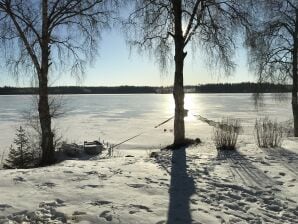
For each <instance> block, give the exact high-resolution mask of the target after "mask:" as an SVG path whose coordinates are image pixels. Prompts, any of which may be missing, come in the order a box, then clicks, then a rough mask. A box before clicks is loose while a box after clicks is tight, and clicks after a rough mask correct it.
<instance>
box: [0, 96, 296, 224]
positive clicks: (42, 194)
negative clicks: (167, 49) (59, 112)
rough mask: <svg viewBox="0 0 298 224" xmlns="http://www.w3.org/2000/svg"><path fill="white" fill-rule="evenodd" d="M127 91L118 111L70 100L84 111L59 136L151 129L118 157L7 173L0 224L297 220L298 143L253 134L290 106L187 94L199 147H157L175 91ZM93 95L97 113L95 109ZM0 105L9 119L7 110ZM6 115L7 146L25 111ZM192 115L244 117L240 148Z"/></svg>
mask: <svg viewBox="0 0 298 224" xmlns="http://www.w3.org/2000/svg"><path fill="white" fill-rule="evenodd" d="M72 97H73V99H72V100H73V101H75V99H76V98H75V96H69V98H72ZM82 97H87V96H82ZM114 97H115V98H114ZM121 97H123V99H120V100H119V99H118V98H119V97H117V96H112V97H111V98H110V99H109V102H110V104H112V105H114V106H112V107H111V108H105V106H104V105H105V104H107V102H105V103H103V106H100V105H96V103H98V99H104V98H98V96H94V99H93V100H92V97H91V98H88V99H91V100H89V101H88V102H84V103H82V102H81V101H80V102H81V103H78V102H77V103H73V105H77V106H78V107H77V109H76V107H74V108H73V109H72V110H70V113H69V114H68V115H66V116H64V117H63V118H60V120H58V121H57V122H56V125H59V124H60V125H61V124H63V125H61V128H62V129H63V128H65V130H63V132H62V133H63V134H64V135H67V137H68V139H69V140H76V141H77V142H78V143H80V141H82V140H94V138H95V137H96V136H98V135H100V136H105V139H107V140H110V141H111V142H113V143H117V142H120V141H121V140H124V139H126V138H129V137H131V136H133V135H135V134H138V133H140V132H144V131H145V133H144V134H143V135H141V136H140V137H139V138H136V139H134V140H133V141H131V142H128V143H127V144H125V145H124V146H123V147H122V148H119V149H117V150H115V153H114V157H112V158H103V156H99V157H94V158H92V159H90V160H85V159H80V160H66V161H64V162H62V163H59V164H56V165H53V166H50V167H45V168H36V169H27V170H21V169H20V170H0V180H1V181H0V224H2V223H5V224H6V223H82V224H83V223H111V224H112V223H124V224H126V223H127V224H130V223H142V224H146V223H148V224H151V223H153V224H163V223H170V224H176V223H177V224H180V223H181V224H189V223H298V193H297V192H298V139H297V138H296V139H295V138H292V137H286V138H285V140H284V142H283V145H282V147H281V148H277V149H260V148H258V147H257V146H256V145H255V142H254V137H253V130H252V126H253V121H254V120H255V118H256V116H263V115H271V116H272V117H274V118H276V119H278V120H280V121H285V120H288V119H290V118H291V111H290V105H289V104H288V102H287V103H285V104H281V103H280V104H277V103H273V101H272V100H271V99H269V100H268V101H267V107H265V108H263V110H262V111H256V110H255V109H252V108H253V107H252V105H251V104H250V103H251V99H250V98H249V97H248V95H241V94H240V95H229V94H223V95H222V96H221V97H218V95H212V94H210V95H206V96H202V95H200V96H198V95H188V98H189V99H188V100H186V104H187V105H188V109H190V112H191V113H190V116H189V117H187V118H186V133H187V136H188V137H192V138H194V137H200V138H201V140H202V143H201V144H200V145H197V146H193V147H189V148H186V149H181V150H177V151H174V152H170V151H163V152H160V150H159V146H160V145H165V144H168V143H171V141H172V135H173V133H172V122H169V123H166V124H165V125H163V126H161V127H159V128H156V129H155V128H153V127H154V125H156V124H158V123H159V122H162V121H163V120H165V119H167V118H168V117H170V116H171V115H172V114H171V112H170V111H172V109H173V108H171V107H169V105H168V104H167V103H169V102H171V96H156V95H152V96H150V97H148V98H146V99H145V100H144V98H142V97H140V96H133V95H132V96H127V97H124V96H121ZM160 97H161V98H162V100H158V99H160ZM206 98H207V99H209V101H208V102H207V100H206V101H204V100H205V99H206ZM213 98H214V99H213ZM26 99H27V98H24V99H22V100H26ZM128 99H130V100H128ZM142 99H143V100H142ZM212 99H213V100H212ZM113 100H114V101H115V102H114V101H113ZM0 101H1V99H0ZM9 101H12V100H9ZM90 101H92V103H93V104H95V105H94V106H95V107H96V108H97V109H98V111H97V110H94V109H93V110H92V107H91V106H90ZM100 102H102V101H100ZM133 102H137V103H135V104H134V103H133ZM210 102H212V103H210ZM161 104H162V106H161ZM115 105H117V106H115ZM2 106H3V105H2ZM120 108H123V109H122V110H120ZM165 108H168V109H165ZM6 109H7V110H9V107H7V108H6ZM1 111H2V112H1ZM1 111H0V112H1V113H2V115H3V116H5V110H4V109H3V110H1ZM3 111H4V112H3ZM88 111H89V113H87V112H88ZM109 111H113V112H111V113H109ZM1 113H0V122H1V124H2V125H1V128H3V130H2V129H0V132H1V135H2V136H0V137H1V143H2V144H7V141H8V140H7V139H6V140H5V139H3V138H2V137H3V135H4V136H8V135H9V134H8V133H9V131H8V130H11V129H10V127H11V126H12V125H16V124H17V121H18V117H17V113H16V111H15V110H12V109H11V110H10V111H7V114H8V115H7V116H8V118H12V117H13V118H14V119H11V120H9V119H6V118H3V116H2V115H1ZM194 114H200V115H202V116H204V117H207V118H209V119H215V120H219V119H220V117H227V116H230V117H231V116H232V117H234V118H240V119H241V121H242V124H243V125H244V131H243V132H242V133H241V135H240V137H239V141H238V149H237V151H235V152H220V153H218V152H217V150H216V149H215V146H214V144H213V142H212V132H213V127H211V126H209V125H208V124H206V123H204V122H202V121H200V120H198V119H196V117H195V116H193V115H194ZM1 116H2V117H1ZM14 116H15V117H14ZM108 117H109V118H108ZM5 125H6V126H5ZM5 128H6V129H5ZM12 130H13V129H12ZM113 133H114V134H113ZM9 136H10V135H9ZM12 137H13V135H12V136H11V137H10V138H11V139H12ZM4 141H6V142H4ZM140 149H142V150H140ZM152 151H158V152H160V155H159V157H158V158H149V154H150V152H152Z"/></svg>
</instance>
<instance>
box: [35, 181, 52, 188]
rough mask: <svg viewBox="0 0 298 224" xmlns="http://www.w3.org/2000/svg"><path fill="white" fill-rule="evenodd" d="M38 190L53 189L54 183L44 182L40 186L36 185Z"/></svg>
mask: <svg viewBox="0 0 298 224" xmlns="http://www.w3.org/2000/svg"><path fill="white" fill-rule="evenodd" d="M36 186H37V187H38V188H53V187H55V186H56V184H55V183H52V182H44V183H42V184H37V185H36Z"/></svg>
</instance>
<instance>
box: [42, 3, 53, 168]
mask: <svg viewBox="0 0 298 224" xmlns="http://www.w3.org/2000/svg"><path fill="white" fill-rule="evenodd" d="M49 40H50V38H49V33H48V1H47V0H43V1H42V46H41V57H42V58H41V71H40V72H39V74H38V75H39V76H38V77H39V103H38V112H39V120H40V127H41V148H42V158H41V165H50V164H53V163H54V162H55V154H54V146H53V137H54V136H53V133H52V127H51V115H50V108H49V99H48V71H49V55H50V48H49Z"/></svg>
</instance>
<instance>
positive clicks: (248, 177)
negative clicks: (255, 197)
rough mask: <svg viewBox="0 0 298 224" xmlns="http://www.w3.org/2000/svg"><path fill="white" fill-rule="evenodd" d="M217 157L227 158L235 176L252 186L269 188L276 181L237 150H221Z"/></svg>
mask: <svg viewBox="0 0 298 224" xmlns="http://www.w3.org/2000/svg"><path fill="white" fill-rule="evenodd" d="M217 159H219V160H226V161H227V162H228V164H229V167H230V171H231V173H232V174H233V176H234V177H238V178H240V179H241V181H242V182H243V183H244V184H246V185H248V186H252V187H259V188H268V187H270V186H274V185H275V184H276V183H275V181H274V180H272V179H271V178H270V177H268V176H267V175H266V174H265V173H264V172H263V171H262V170H260V169H259V168H257V167H256V166H255V165H253V164H252V163H251V161H250V160H249V159H248V158H246V157H245V156H244V155H242V154H241V153H240V152H238V151H237V150H235V151H229V150H219V151H218V154H217Z"/></svg>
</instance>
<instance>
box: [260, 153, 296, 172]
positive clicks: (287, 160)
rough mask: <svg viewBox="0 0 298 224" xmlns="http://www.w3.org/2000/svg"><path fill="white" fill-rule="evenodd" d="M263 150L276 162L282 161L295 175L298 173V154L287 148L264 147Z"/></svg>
mask: <svg viewBox="0 0 298 224" xmlns="http://www.w3.org/2000/svg"><path fill="white" fill-rule="evenodd" d="M263 151H264V152H265V153H266V154H267V155H268V156H270V157H272V158H271V160H274V161H276V162H279V163H281V165H282V166H284V167H285V168H286V169H288V170H289V171H290V172H291V173H293V174H294V175H296V176H297V175H298V154H297V153H295V152H292V151H290V150H287V149H285V148H273V149H263Z"/></svg>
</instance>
